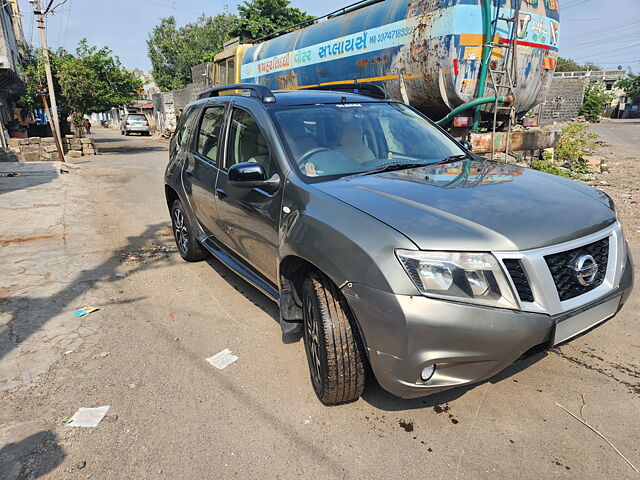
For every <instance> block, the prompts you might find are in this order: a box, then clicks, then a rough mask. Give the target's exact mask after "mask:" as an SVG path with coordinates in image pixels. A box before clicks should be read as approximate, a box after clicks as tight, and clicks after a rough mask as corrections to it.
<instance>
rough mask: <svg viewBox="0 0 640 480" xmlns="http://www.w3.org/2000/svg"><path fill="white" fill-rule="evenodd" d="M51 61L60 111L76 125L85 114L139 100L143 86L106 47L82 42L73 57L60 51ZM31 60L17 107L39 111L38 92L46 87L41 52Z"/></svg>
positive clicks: (40, 105) (26, 70) (64, 51)
mask: <svg viewBox="0 0 640 480" xmlns="http://www.w3.org/2000/svg"><path fill="white" fill-rule="evenodd" d="M50 57H51V69H52V73H53V79H54V89H55V90H56V95H57V98H58V104H59V107H60V108H61V109H62V110H64V111H66V112H67V113H71V114H72V115H73V116H74V121H76V123H77V122H78V121H80V122H81V121H82V117H83V116H84V114H86V113H91V112H104V111H107V110H110V109H111V108H115V107H119V106H121V105H130V104H132V102H133V101H134V100H135V99H136V98H138V97H139V93H138V92H139V89H141V88H142V82H141V81H140V79H138V78H137V77H136V76H135V75H134V74H133V73H131V72H129V71H127V70H126V69H125V68H124V67H122V65H121V64H120V59H119V58H118V57H117V56H113V55H112V52H111V50H110V49H109V48H107V47H102V48H98V47H92V46H89V44H88V43H87V40H86V39H82V40H81V41H80V44H79V45H78V48H77V49H76V52H75V54H72V53H69V52H67V51H66V50H63V49H59V50H58V51H57V52H55V53H53V54H52V55H51V56H50ZM32 60H33V61H32V63H30V64H29V65H28V66H27V67H26V69H25V72H24V75H25V78H26V85H27V87H26V93H25V94H24V95H23V96H22V97H21V99H20V100H19V103H20V104H21V105H23V106H25V107H28V108H42V104H41V100H40V94H39V92H38V89H39V88H40V87H41V86H45V85H46V80H45V74H44V62H43V60H42V52H41V51H40V50H37V51H36V52H35V53H34V54H33V55H32Z"/></svg>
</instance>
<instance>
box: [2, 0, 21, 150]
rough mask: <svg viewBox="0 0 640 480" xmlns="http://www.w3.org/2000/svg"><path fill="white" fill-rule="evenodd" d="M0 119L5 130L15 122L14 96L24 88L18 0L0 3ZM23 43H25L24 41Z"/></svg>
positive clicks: (3, 136)
mask: <svg viewBox="0 0 640 480" xmlns="http://www.w3.org/2000/svg"><path fill="white" fill-rule="evenodd" d="M0 28H1V29H2V37H0V121H1V123H2V129H3V132H2V138H3V139H4V138H5V135H4V130H5V129H6V128H7V126H9V124H12V123H13V118H14V115H13V113H14V112H13V110H14V103H13V99H14V97H15V96H16V95H17V94H18V93H19V92H20V91H22V90H23V89H24V82H23V81H22V78H21V73H22V62H23V59H22V52H21V42H24V33H23V31H22V21H21V19H20V10H19V8H18V2H17V1H16V0H13V1H11V0H9V1H3V2H2V3H0ZM22 44H23V43H22Z"/></svg>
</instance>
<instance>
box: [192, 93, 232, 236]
mask: <svg viewBox="0 0 640 480" xmlns="http://www.w3.org/2000/svg"><path fill="white" fill-rule="evenodd" d="M224 114H225V105H212V106H209V107H206V108H204V109H203V111H202V114H201V118H200V121H199V122H198V128H197V129H196V133H195V141H194V142H193V143H192V144H191V145H190V150H189V154H188V158H187V166H186V169H185V183H189V184H190V186H191V191H190V194H191V195H190V198H189V201H190V202H191V208H192V209H193V212H194V213H195V216H196V218H197V219H198V223H199V224H200V226H201V227H202V228H203V229H204V231H205V233H206V234H207V235H214V236H215V235H216V233H217V232H216V226H217V224H216V219H217V216H218V215H217V212H216V197H215V186H216V177H217V176H218V157H219V152H220V149H221V148H222V138H223V133H222V130H223V128H222V127H223V123H224Z"/></svg>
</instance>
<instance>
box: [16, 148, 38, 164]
mask: <svg viewBox="0 0 640 480" xmlns="http://www.w3.org/2000/svg"><path fill="white" fill-rule="evenodd" d="M20 156H21V157H22V161H23V162H39V161H40V152H38V151H35V152H22V153H21V154H20Z"/></svg>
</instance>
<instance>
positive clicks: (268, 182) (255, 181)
mask: <svg viewBox="0 0 640 480" xmlns="http://www.w3.org/2000/svg"><path fill="white" fill-rule="evenodd" d="M228 182H229V185H232V186H234V187H238V188H260V189H261V190H264V191H265V192H268V193H273V192H275V191H276V190H278V188H280V176H279V175H278V174H277V173H274V174H273V176H272V177H271V178H269V179H268V178H267V175H266V173H265V172H264V168H263V167H262V165H260V164H259V163H255V162H243V163H236V164H235V165H231V167H229V172H228Z"/></svg>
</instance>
